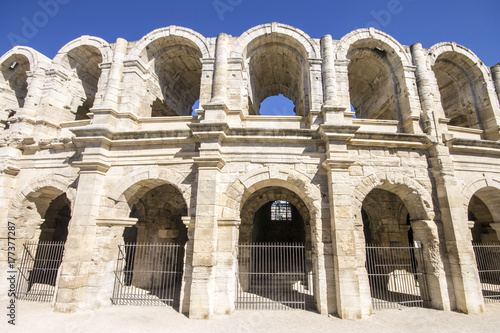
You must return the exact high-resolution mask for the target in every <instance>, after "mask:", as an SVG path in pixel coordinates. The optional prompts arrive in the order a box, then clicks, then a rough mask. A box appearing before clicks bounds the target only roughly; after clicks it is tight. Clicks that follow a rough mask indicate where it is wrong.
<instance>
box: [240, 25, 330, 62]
mask: <svg viewBox="0 0 500 333" xmlns="http://www.w3.org/2000/svg"><path fill="white" fill-rule="evenodd" d="M271 33H277V34H280V35H283V36H287V37H288V38H289V39H290V40H291V41H294V42H292V44H300V46H301V47H302V48H303V49H304V50H305V53H306V54H307V57H308V58H314V59H317V58H320V57H321V56H320V50H319V46H318V45H317V44H316V43H315V42H314V41H313V40H312V38H311V37H309V35H307V34H306V33H305V32H303V31H302V30H300V29H297V28H294V27H292V26H289V25H286V24H282V23H276V22H273V23H267V24H261V25H258V26H256V27H253V28H251V29H248V30H247V31H245V32H244V33H242V34H241V36H240V37H238V39H237V41H236V42H235V44H234V47H233V51H232V53H231V56H232V57H234V58H239V57H245V56H246V53H247V48H248V46H249V45H250V44H251V43H252V42H255V41H256V40H258V39H259V38H261V37H264V36H266V35H269V34H271Z"/></svg>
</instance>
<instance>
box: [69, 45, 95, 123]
mask: <svg viewBox="0 0 500 333" xmlns="http://www.w3.org/2000/svg"><path fill="white" fill-rule="evenodd" d="M102 61H103V60H102V54H101V52H100V51H99V50H98V49H97V48H96V47H93V46H89V45H82V46H79V47H76V48H74V49H72V50H70V51H69V52H68V53H67V54H66V55H65V56H64V58H63V61H62V65H63V66H64V67H66V68H67V69H69V70H71V71H72V72H73V78H72V81H73V87H72V88H73V89H72V91H71V94H72V96H73V99H72V102H71V105H70V108H71V112H73V113H74V115H75V120H82V119H89V115H88V113H89V112H90V109H91V108H92V107H93V106H94V101H95V99H96V94H97V90H98V85H99V78H100V76H101V69H100V68H99V65H100V64H101V63H102Z"/></svg>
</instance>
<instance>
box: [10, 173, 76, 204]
mask: <svg viewBox="0 0 500 333" xmlns="http://www.w3.org/2000/svg"><path fill="white" fill-rule="evenodd" d="M76 186H77V182H76V180H75V178H71V177H67V176H63V175H61V174H52V175H45V176H42V177H36V178H32V179H31V180H29V181H28V182H27V183H26V185H25V186H24V187H23V188H22V189H21V190H20V191H19V192H18V193H17V194H16V195H15V197H14V198H13V203H12V206H13V207H15V208H20V207H21V204H22V202H23V201H24V199H25V198H27V197H28V196H29V195H30V194H31V193H36V192H39V191H41V190H42V189H44V188H53V189H55V190H56V191H57V192H59V193H66V196H67V197H68V200H69V201H70V202H71V203H72V204H74V202H75V198H76ZM72 209H73V208H72Z"/></svg>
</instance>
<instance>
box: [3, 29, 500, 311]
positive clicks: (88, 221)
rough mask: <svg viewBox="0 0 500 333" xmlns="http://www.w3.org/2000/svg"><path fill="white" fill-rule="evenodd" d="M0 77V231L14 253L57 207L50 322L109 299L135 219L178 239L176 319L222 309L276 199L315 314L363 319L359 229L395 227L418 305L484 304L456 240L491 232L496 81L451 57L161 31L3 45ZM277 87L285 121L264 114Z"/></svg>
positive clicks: (418, 49)
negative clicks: (415, 244) (289, 111)
mask: <svg viewBox="0 0 500 333" xmlns="http://www.w3.org/2000/svg"><path fill="white" fill-rule="evenodd" d="M0 67H1V74H2V76H0V120H1V122H2V128H1V129H0V133H1V138H0V139H1V145H0V163H1V172H2V173H1V174H0V196H1V197H2V200H0V205H1V206H0V207H1V209H0V220H1V221H3V222H2V223H1V228H2V229H1V230H3V231H5V230H7V223H8V222H13V223H15V225H16V233H17V234H16V237H17V243H16V244H17V245H16V254H17V258H18V259H19V258H20V255H21V248H22V243H23V242H24V241H27V240H35V241H36V240H39V239H40V234H41V232H42V229H43V227H42V225H43V223H44V219H48V220H50V221H52V220H54V218H55V217H54V216H55V215H54V214H55V213H54V212H55V211H56V210H57V209H59V208H58V207H59V206H60V205H61V203H62V202H63V201H62V200H63V199H61V198H67V199H64V203H69V204H68V207H69V211H70V212H71V220H70V222H69V226H68V237H67V240H66V247H65V255H64V259H63V263H62V266H61V268H60V272H59V280H58V286H57V293H56V296H55V303H54V305H55V308H56V310H57V311H74V310H77V309H80V308H88V307H99V306H103V305H107V304H109V298H110V297H111V294H112V288H113V282H114V280H113V279H114V272H113V270H114V269H115V267H116V260H117V251H118V250H117V249H118V245H119V244H121V243H123V242H124V238H123V235H124V230H125V229H126V228H130V227H132V226H137V228H138V238H137V241H138V242H141V241H148V242H165V241H175V242H181V243H184V242H185V256H184V269H183V278H182V288H181V296H180V298H181V299H180V311H182V312H185V313H189V316H190V317H192V318H207V317H210V316H211V315H213V314H214V313H230V312H231V311H233V310H234V301H235V297H236V288H237V287H236V272H237V271H238V269H241V267H239V266H238V252H237V244H238V242H242V241H248V240H250V239H249V238H250V236H249V235H250V234H251V232H252V230H253V227H254V226H253V225H252V223H253V218H254V214H255V212H256V211H257V210H258V209H259V208H260V207H262V206H263V205H265V204H268V203H269V202H272V201H274V200H285V201H289V202H290V203H291V204H293V205H294V207H295V208H296V209H297V211H298V212H299V213H300V214H301V217H302V219H303V220H304V235H305V241H306V248H307V258H308V269H310V270H311V272H312V273H313V292H314V301H315V305H316V308H317V310H318V311H319V312H320V313H322V314H327V313H337V314H338V315H339V316H340V317H342V318H361V317H365V316H367V315H369V314H370V313H371V303H370V286H369V283H368V276H367V271H366V268H365V261H366V258H365V242H366V241H367V240H366V239H365V235H366V224H367V223H368V222H367V219H369V223H370V228H371V229H370V232H371V233H372V234H373V235H372V236H373V237H372V236H371V238H372V241H375V242H377V243H391V242H392V243H404V242H408V241H409V240H410V239H409V236H408V235H409V233H408V231H409V230H410V229H411V232H412V237H413V239H414V240H415V241H419V242H421V244H422V247H423V251H424V263H423V265H424V266H425V268H426V275H427V281H428V284H429V293H430V296H431V304H432V306H433V307H434V308H437V309H445V310H450V309H458V310H460V311H463V312H466V313H480V312H482V311H483V300H482V296H481V290H480V284H479V278H478V274H477V269H476V265H475V260H474V253H473V251H472V247H471V245H470V241H471V239H472V236H471V230H472V234H473V235H476V236H474V239H475V240H477V239H479V240H481V241H498V240H499V239H500V237H497V236H496V233H500V227H499V226H500V215H499V214H500V213H499V212H500V171H499V170H500V160H499V158H498V156H499V154H500V142H499V139H500V131H499V125H500V106H499V103H500V102H499V99H498V96H499V95H500V90H499V87H500V84H499V83H498V81H499V80H498V78H499V77H500V75H498V65H497V66H494V67H493V68H491V69H490V68H488V67H487V66H485V65H484V64H482V63H481V61H480V60H479V59H478V58H477V57H476V56H475V55H474V54H473V53H472V52H471V51H470V50H468V49H466V48H465V47H462V46H460V45H457V44H455V43H439V44H436V45H435V46H433V47H431V48H429V49H424V48H422V46H421V45H420V44H414V45H412V46H411V47H408V46H403V45H401V44H400V43H399V42H398V41H396V40H395V39H394V38H392V37H391V36H389V35H387V34H385V33H383V32H381V31H378V30H375V29H373V28H370V29H360V30H356V31H353V32H351V33H349V34H347V35H346V36H344V37H342V38H341V39H340V40H334V39H333V38H332V37H331V36H330V35H326V36H324V37H323V38H321V39H313V38H310V37H309V36H308V35H307V34H306V33H304V32H303V31H300V30H298V29H296V28H293V27H290V26H286V25H283V24H279V23H271V24H264V25H260V26H257V27H254V28H252V29H250V30H248V31H246V32H245V33H243V34H242V35H241V36H239V37H236V36H234V37H233V36H229V35H227V34H223V33H222V34H220V35H219V36H217V37H210V38H206V37H204V36H202V35H200V34H199V33H196V32H194V31H192V30H190V29H187V28H182V27H175V26H170V27H167V28H161V29H157V30H155V31H153V32H151V33H149V34H147V35H146V36H144V37H143V38H142V39H140V40H139V41H132V42H128V41H126V40H124V39H118V40H117V41H116V43H112V44H109V43H108V42H106V41H104V40H102V39H100V38H97V37H91V36H82V37H80V38H78V39H76V40H74V41H71V42H70V43H68V44H66V45H65V46H64V47H63V48H61V50H60V51H59V52H58V54H57V55H56V57H55V58H54V59H53V60H50V59H48V58H46V57H45V56H43V55H41V54H39V53H37V52H36V51H34V50H32V49H30V48H28V47H15V48H14V49H12V50H11V51H9V52H8V53H6V54H5V55H4V56H2V57H1V58H0ZM277 94H283V95H284V96H286V97H288V98H289V99H291V100H292V101H293V103H294V105H295V116H261V115H260V105H261V103H262V102H263V100H264V99H265V98H267V97H269V96H272V95H277ZM197 100H199V107H198V109H197V110H195V112H194V113H192V107H193V104H195V102H196V101H197ZM63 195H65V197H64V196H63ZM56 198H59V199H56ZM54 200H55V201H54ZM65 200H67V201H65ZM51 205H52V206H51ZM56 206H57V207H56ZM50 207H52V208H50ZM49 208H50V209H49ZM381 209H382V210H384V212H381V211H380V210H381ZM363 210H364V211H365V215H366V216H365V217H364V218H365V222H363V214H362V211H363ZM472 217H473V218H474V219H475V220H470V218H472ZM50 223H53V222H50ZM51 226H52V225H51ZM5 235H7V233H6V232H2V233H1V234H0V236H1V237H2V238H3V239H5ZM478 235H479V236H478ZM5 243H6V242H4V243H3V244H4V245H2V247H5V246H6V245H5ZM6 253H7V251H2V253H1V255H0V263H1V265H0V269H1V270H2V272H6V263H7V256H6ZM2 274H4V273H2ZM2 281H3V282H1V284H0V287H2V288H4V287H5V285H4V284H5V281H6V279H2ZM6 294H7V293H6V292H4V293H1V295H2V296H0V297H5V295H6Z"/></svg>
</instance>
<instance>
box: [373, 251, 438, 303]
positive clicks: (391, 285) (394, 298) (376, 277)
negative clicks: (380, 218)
mask: <svg viewBox="0 0 500 333" xmlns="http://www.w3.org/2000/svg"><path fill="white" fill-rule="evenodd" d="M423 267H424V265H423V255H422V248H420V247H407V246H379V245H366V269H367V271H368V278H369V281H370V291H371V297H372V306H373V308H374V309H387V308H401V307H425V306H428V305H429V303H430V302H429V301H430V299H429V293H428V290H427V282H426V278H425V272H424V270H423Z"/></svg>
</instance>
